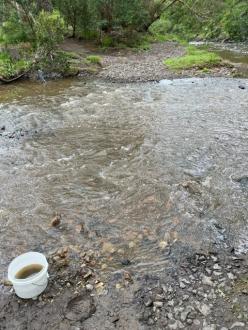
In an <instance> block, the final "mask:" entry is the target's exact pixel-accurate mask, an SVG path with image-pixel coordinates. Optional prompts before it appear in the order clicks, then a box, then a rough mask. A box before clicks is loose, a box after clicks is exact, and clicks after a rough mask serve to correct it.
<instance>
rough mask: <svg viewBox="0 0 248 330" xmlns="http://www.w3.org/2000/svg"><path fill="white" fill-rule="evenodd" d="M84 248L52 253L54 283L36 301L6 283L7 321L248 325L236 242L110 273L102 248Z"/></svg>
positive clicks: (17, 325)
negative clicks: (157, 268) (105, 271)
mask: <svg viewBox="0 0 248 330" xmlns="http://www.w3.org/2000/svg"><path fill="white" fill-rule="evenodd" d="M81 249H82V247H81ZM81 249H79V251H80V252H81V251H82V250H81ZM61 251H62V252H61ZM63 251H66V252H65V253H64V252H63ZM80 252H77V255H76V256H75V247H74V248H73V249H71V248H66V249H60V251H58V252H57V253H55V254H53V256H51V257H50V258H49V264H50V272H51V278H50V281H49V282H50V283H49V286H48V288H47V290H46V292H45V293H44V294H42V295H41V296H40V297H39V298H38V300H36V301H32V300H31V301H30V300H29V301H25V300H21V299H18V298H17V297H15V296H14V295H13V293H9V290H8V289H7V287H5V288H3V287H2V289H1V291H2V294H1V298H0V310H1V311H0V322H1V323H0V324H1V329H18V330H24V329H30V330H31V329H32V330H33V329H37V330H38V329H40V330H41V329H44V328H47V329H71V330H76V329H84V330H85V329H89V330H93V329H94V330H97V329H99V330H102V329H143V330H145V329H204V330H215V329H216V330H217V329H246V328H247V325H248V320H247V315H248V303H247V295H248V282H247V279H248V277H247V275H248V259H247V256H246V257H240V256H237V255H236V254H235V251H234V250H232V249H231V250H229V251H228V250H226V251H222V252H221V254H218V252H213V251H212V252H206V251H205V252H198V253H194V254H189V255H187V254H185V256H184V257H185V258H184V260H182V261H179V262H177V261H176V260H175V262H174V263H171V261H169V258H168V264H167V265H166V267H165V269H164V271H163V272H162V273H157V274H153V275H152V274H150V272H148V273H146V272H143V273H142V274H139V275H137V274H136V273H135V271H133V270H132V269H131V266H128V264H127V265H126V266H123V267H122V268H120V269H119V270H117V271H115V272H113V273H112V274H109V275H108V276H107V277H104V278H102V280H103V281H102V280H101V279H100V276H101V271H100V270H99V268H97V266H99V265H100V263H99V262H100V259H101V258H100V255H99V253H98V252H95V253H94V252H93V251H90V253H89V252H88V254H87V253H82V252H81V253H80ZM70 258H71V260H73V261H70ZM95 258H96V259H95ZM75 259H76V260H75Z"/></svg>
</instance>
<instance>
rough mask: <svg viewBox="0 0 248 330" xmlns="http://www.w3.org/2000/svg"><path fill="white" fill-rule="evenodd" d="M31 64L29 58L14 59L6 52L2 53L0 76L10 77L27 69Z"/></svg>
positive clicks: (0, 57) (0, 56)
mask: <svg viewBox="0 0 248 330" xmlns="http://www.w3.org/2000/svg"><path fill="white" fill-rule="evenodd" d="M30 65H31V62H29V61H27V60H24V59H22V60H18V61H14V60H13V59H12V58H11V57H10V55H9V54H8V53H6V52H2V53H1V54H0V76H2V77H4V78H6V79H8V78H11V77H14V76H17V75H19V74H21V73H22V72H24V71H26V70H27V69H28V68H29V67H30Z"/></svg>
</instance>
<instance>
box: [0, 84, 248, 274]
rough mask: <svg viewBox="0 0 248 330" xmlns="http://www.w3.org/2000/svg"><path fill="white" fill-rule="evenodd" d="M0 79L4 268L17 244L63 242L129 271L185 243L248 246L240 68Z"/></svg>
mask: <svg viewBox="0 0 248 330" xmlns="http://www.w3.org/2000/svg"><path fill="white" fill-rule="evenodd" d="M240 85H242V86H243V87H244V88H245V89H240V88H239V86H240ZM0 88H1V89H0V126H1V127H3V126H5V127H3V129H2V130H1V131H0V133H1V135H0V221H1V228H0V235H1V240H0V263H1V265H0V273H1V275H2V276H5V275H6V270H7V266H8V263H9V261H10V260H11V259H12V258H14V257H15V256H17V255H19V254H21V253H22V252H26V251H30V250H35V251H41V252H44V253H49V252H50V251H52V250H54V249H56V248H59V247H61V246H68V245H78V244H79V245H80V244H84V246H85V248H86V249H87V248H97V249H99V250H101V251H102V253H103V255H104V254H106V255H108V254H109V253H112V257H111V258H106V260H105V261H104V262H106V263H107V267H108V269H118V268H119V267H122V266H121V263H123V262H124V263H125V260H130V261H131V265H130V266H128V267H131V268H133V269H135V270H136V271H137V272H138V271H142V270H144V269H146V270H147V271H150V272H156V271H159V270H162V269H163V268H164V267H165V265H166V263H167V260H168V258H170V257H172V258H173V257H174V258H175V259H176V258H177V256H178V255H180V254H183V253H185V251H187V250H190V249H202V248H204V249H205V248H206V249H207V248H210V247H217V248H221V247H225V246H227V245H228V244H231V246H234V247H235V249H236V250H237V251H238V252H239V253H243V252H246V251H247V249H248V241H247V235H248V226H247V219H248V208H247V197H248V172H247V168H248V166H247V158H248V157H247V156H248V80H246V79H243V80H238V79H224V78H215V79H210V78H209V79H182V80H174V81H167V80H165V81H161V82H159V83H144V84H111V83H106V82H101V81H97V80H92V81H83V80H70V79H69V80H60V81H51V82H48V83H47V84H45V85H42V84H39V83H37V84H36V83H30V82H22V83H18V84H16V85H12V86H1V87H0ZM55 212H58V213H59V214H61V215H62V217H61V224H60V225H59V226H57V227H51V226H50V223H51V220H52V218H53V216H54V214H55ZM113 251H115V253H113ZM123 260H124V261H123Z"/></svg>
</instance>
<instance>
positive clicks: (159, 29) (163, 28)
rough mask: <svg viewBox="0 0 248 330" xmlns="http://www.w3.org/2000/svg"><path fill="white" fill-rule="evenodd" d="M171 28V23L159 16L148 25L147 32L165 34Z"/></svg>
mask: <svg viewBox="0 0 248 330" xmlns="http://www.w3.org/2000/svg"><path fill="white" fill-rule="evenodd" d="M171 30H172V23H171V21H170V20H169V19H164V18H160V19H158V20H157V21H155V22H154V23H153V24H152V25H151V26H150V27H149V32H150V33H152V34H153V35H165V34H168V33H169V32H170V31H171Z"/></svg>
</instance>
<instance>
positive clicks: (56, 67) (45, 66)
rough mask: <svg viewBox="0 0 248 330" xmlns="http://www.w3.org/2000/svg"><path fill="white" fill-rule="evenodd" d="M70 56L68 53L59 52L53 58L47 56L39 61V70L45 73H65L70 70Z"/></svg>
mask: <svg viewBox="0 0 248 330" xmlns="http://www.w3.org/2000/svg"><path fill="white" fill-rule="evenodd" d="M69 61H70V55H67V53H66V52H63V51H57V52H55V53H54V54H53V55H52V56H50V57H48V56H45V57H43V58H41V59H40V60H39V63H38V65H37V69H41V70H43V71H45V72H58V73H65V72H67V70H69V68H70V63H69Z"/></svg>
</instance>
